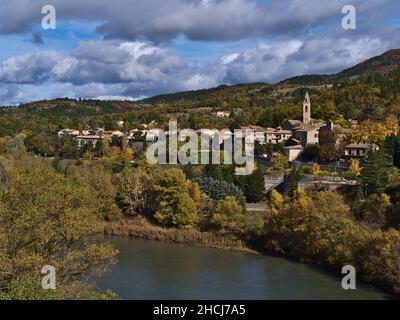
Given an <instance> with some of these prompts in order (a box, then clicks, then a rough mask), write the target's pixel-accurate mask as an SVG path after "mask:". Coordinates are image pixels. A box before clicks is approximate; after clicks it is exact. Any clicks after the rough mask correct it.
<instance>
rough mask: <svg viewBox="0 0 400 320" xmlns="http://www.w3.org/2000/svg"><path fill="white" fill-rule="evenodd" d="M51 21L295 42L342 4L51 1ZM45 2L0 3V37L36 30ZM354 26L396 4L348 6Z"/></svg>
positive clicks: (157, 36) (334, 16)
mask: <svg viewBox="0 0 400 320" xmlns="http://www.w3.org/2000/svg"><path fill="white" fill-rule="evenodd" d="M51 2H52V4H53V5H54V6H55V8H56V9H57V18H58V19H61V20H81V21H93V22H99V21H103V22H100V23H99V25H98V27H97V28H96V31H97V32H98V33H101V34H103V35H104V37H105V38H107V39H113V38H117V39H125V40H129V41H132V40H137V39H140V38H143V37H144V38H146V39H148V40H151V41H155V42H160V41H167V40H171V39H173V38H175V37H176V36H177V35H180V34H184V35H186V36H187V37H188V38H189V39H191V40H214V41H215V40H217V41H223V40H238V39H243V38H248V37H253V36H265V35H267V36H290V37H293V36H295V35H296V36H298V35H301V34H303V33H305V32H308V31H309V30H310V29H312V28H315V27H321V24H322V25H324V26H326V25H327V24H329V23H333V22H335V23H337V22H338V20H339V19H340V17H341V8H342V6H343V5H344V4H346V3H345V2H344V1H342V0H319V1H315V0H269V1H268V2H267V3H266V4H260V3H259V2H257V1H256V0H190V1H188V0H168V1H160V0H114V1H109V0H86V1H81V0H69V1H65V0H53V1H51ZM46 4H48V1H47V0H36V1H30V0H18V1H15V0H2V1H1V3H0V33H3V34H12V33H21V32H24V31H29V30H30V29H31V28H32V26H33V25H35V24H40V21H41V18H42V15H41V8H42V6H43V5H46ZM352 4H353V5H354V6H356V8H357V9H358V12H359V18H360V21H367V23H368V24H370V25H371V24H372V22H371V20H370V18H371V17H373V18H374V23H380V21H381V19H382V18H385V17H387V14H390V13H393V12H394V11H393V10H396V8H397V9H398V7H399V4H398V2H397V0H368V1H365V0H353V1H352Z"/></svg>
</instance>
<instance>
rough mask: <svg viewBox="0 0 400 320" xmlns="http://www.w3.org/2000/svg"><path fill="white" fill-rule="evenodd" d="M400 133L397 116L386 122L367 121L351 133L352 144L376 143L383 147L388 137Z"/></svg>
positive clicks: (390, 117)
mask: <svg viewBox="0 0 400 320" xmlns="http://www.w3.org/2000/svg"><path fill="white" fill-rule="evenodd" d="M398 132H399V122H398V120H397V118H396V117H395V116H389V117H388V118H387V119H386V120H385V122H375V121H372V120H366V121H364V122H362V123H361V124H360V125H358V126H357V127H355V128H353V129H352V131H351V133H350V141H351V142H352V143H375V144H378V145H382V144H383V143H384V141H385V139H386V137H387V136H390V135H392V134H394V135H396V134H397V133H398Z"/></svg>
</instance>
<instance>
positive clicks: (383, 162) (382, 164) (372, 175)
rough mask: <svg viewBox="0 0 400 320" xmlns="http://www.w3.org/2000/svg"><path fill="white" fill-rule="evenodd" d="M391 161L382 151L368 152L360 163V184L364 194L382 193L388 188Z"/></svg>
mask: <svg viewBox="0 0 400 320" xmlns="http://www.w3.org/2000/svg"><path fill="white" fill-rule="evenodd" d="M390 168H391V159H390V157H389V156H388V154H387V153H386V152H384V151H381V150H377V151H373V150H370V151H369V152H368V155H367V157H366V158H365V160H364V161H363V163H362V169H361V183H362V186H363V190H364V193H365V194H366V195H370V194H373V193H377V194H380V193H383V192H384V191H385V189H386V188H387V187H388V186H389V171H390Z"/></svg>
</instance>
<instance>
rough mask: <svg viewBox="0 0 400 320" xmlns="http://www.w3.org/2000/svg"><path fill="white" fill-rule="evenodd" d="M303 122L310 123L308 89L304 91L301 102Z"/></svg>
mask: <svg viewBox="0 0 400 320" xmlns="http://www.w3.org/2000/svg"><path fill="white" fill-rule="evenodd" d="M303 123H304V124H310V123H311V100H310V95H309V94H308V91H307V92H306V96H305V97H304V102H303Z"/></svg>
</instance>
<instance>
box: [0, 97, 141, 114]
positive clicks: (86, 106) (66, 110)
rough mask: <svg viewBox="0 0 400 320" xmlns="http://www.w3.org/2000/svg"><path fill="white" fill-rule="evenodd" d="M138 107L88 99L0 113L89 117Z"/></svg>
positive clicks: (44, 102)
mask: <svg viewBox="0 0 400 320" xmlns="http://www.w3.org/2000/svg"><path fill="white" fill-rule="evenodd" d="M138 107H140V105H138V104H137V103H136V102H132V101H114V100H113V101H102V100H89V99H80V100H75V99H68V98H63V99H53V100H42V101H34V102H30V103H25V104H22V105H20V106H19V107H6V108H1V111H2V112H17V113H18V112H20V113H21V112H22V113H29V114H35V115H38V116H46V117H58V116H63V115H65V116H71V115H74V116H76V115H78V116H91V115H99V114H107V113H115V112H125V111H132V110H134V109H136V108H138Z"/></svg>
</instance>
